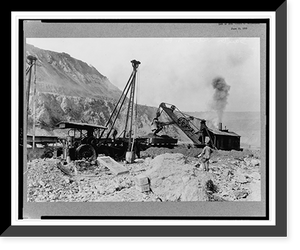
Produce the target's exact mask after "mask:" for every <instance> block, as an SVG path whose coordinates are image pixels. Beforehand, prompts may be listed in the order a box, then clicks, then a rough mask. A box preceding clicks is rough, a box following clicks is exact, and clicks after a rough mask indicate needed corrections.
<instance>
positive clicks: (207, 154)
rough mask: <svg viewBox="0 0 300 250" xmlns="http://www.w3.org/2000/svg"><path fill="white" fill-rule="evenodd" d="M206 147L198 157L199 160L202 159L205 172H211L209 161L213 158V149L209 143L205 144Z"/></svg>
mask: <svg viewBox="0 0 300 250" xmlns="http://www.w3.org/2000/svg"><path fill="white" fill-rule="evenodd" d="M205 144H206V146H205V147H204V148H203V149H202V151H201V153H200V154H199V155H198V158H201V157H202V159H201V162H202V164H201V165H204V171H208V170H209V160H210V157H211V154H212V153H213V150H212V148H211V147H210V143H209V141H208V142H206V143H205Z"/></svg>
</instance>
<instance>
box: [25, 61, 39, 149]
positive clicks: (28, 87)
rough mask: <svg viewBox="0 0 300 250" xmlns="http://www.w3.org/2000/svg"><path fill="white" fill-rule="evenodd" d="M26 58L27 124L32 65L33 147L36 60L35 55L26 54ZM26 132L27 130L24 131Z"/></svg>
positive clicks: (33, 140) (33, 143) (33, 142)
mask: <svg viewBox="0 0 300 250" xmlns="http://www.w3.org/2000/svg"><path fill="white" fill-rule="evenodd" d="M27 59H28V60H29V63H28V64H29V67H28V69H27V70H26V75H27V74H29V75H28V84H27V93H26V99H27V110H26V111H27V124H28V113H29V96H30V87H31V86H30V85H31V78H32V68H33V67H34V75H35V76H34V90H33V136H32V148H33V149H34V148H35V94H36V60H37V58H36V57H35V56H32V55H29V56H27ZM26 134H27V131H26Z"/></svg>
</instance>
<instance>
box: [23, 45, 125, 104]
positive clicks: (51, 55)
mask: <svg viewBox="0 0 300 250" xmlns="http://www.w3.org/2000/svg"><path fill="white" fill-rule="evenodd" d="M27 55H34V56H35V57H37V59H38V62H37V72H36V73H37V74H36V75H37V83H38V84H37V90H38V91H39V92H43V93H55V94H61V95H66V96H78V97H89V98H91V97H95V98H98V97H109V98H118V97H119V96H120V95H121V91H120V90H119V89H118V88H117V87H115V86H114V85H113V84H112V83H111V82H110V81H109V80H108V79H107V77H105V76H103V75H102V74H100V73H99V72H98V71H97V70H96V69H95V68H94V67H92V66H89V65H88V64H87V63H85V62H82V61H80V60H77V59H75V58H73V57H71V56H70V55H69V54H66V53H57V52H53V51H49V50H43V49H39V48H37V47H34V46H33V45H30V44H27V45H26V56H27Z"/></svg>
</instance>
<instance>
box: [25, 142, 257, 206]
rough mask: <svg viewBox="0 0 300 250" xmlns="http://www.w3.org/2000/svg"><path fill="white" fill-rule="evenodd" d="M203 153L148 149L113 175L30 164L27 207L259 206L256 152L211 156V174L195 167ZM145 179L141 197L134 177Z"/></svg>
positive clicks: (54, 163) (51, 162)
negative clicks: (89, 204)
mask: <svg viewBox="0 0 300 250" xmlns="http://www.w3.org/2000/svg"><path fill="white" fill-rule="evenodd" d="M200 152H201V149H197V148H188V147H186V146H180V147H176V148H174V149H164V148H149V149H147V150H146V151H143V152H142V153H141V159H137V160H136V161H135V162H134V163H132V164H126V163H120V164H122V165H123V166H124V167H125V168H126V169H128V170H129V172H128V173H126V174H122V175H115V174H113V173H112V172H111V171H110V170H109V169H108V168H106V167H105V166H103V165H101V164H99V163H98V162H97V161H95V162H85V161H75V162H71V163H69V164H64V163H63V162H62V161H61V160H60V159H53V158H51V159H34V160H31V161H29V162H28V163H27V167H28V170H27V187H28V189H27V200H28V201H29V202H55V201H67V202H75V201H78V202H92V201H95V202H100V201H134V202H136V201H153V202H164V201H260V200H261V197H260V195H261V191H260V185H261V180H260V178H261V175H260V168H261V163H260V154H259V151H248V150H247V151H242V152H241V151H215V152H214V154H213V157H212V158H211V160H210V171H209V172H206V171H204V170H203V169H202V168H201V166H199V159H198V158H196V157H195V156H196V155H197V154H199V153H200ZM141 175H143V176H146V177H147V178H148V180H149V183H150V190H149V191H146V192H141V190H140V189H139V188H138V184H137V177H138V176H141Z"/></svg>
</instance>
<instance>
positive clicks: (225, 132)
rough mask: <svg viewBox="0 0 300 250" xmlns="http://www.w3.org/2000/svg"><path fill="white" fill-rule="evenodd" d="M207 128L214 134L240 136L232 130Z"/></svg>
mask: <svg viewBox="0 0 300 250" xmlns="http://www.w3.org/2000/svg"><path fill="white" fill-rule="evenodd" d="M208 130H209V131H210V132H211V133H213V134H215V135H223V136H234V137H241V136H240V135H238V134H237V133H234V132H232V131H224V130H218V129H211V128H208Z"/></svg>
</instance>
